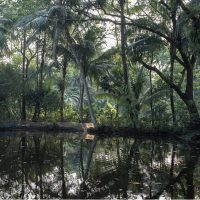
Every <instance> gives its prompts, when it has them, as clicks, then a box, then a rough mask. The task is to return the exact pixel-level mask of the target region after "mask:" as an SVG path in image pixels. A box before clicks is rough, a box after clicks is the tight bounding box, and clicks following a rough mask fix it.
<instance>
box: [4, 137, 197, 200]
mask: <svg viewBox="0 0 200 200" xmlns="http://www.w3.org/2000/svg"><path fill="white" fill-rule="evenodd" d="M199 155H200V147H199V146H197V145H193V146H186V145H183V144H179V143H177V142H176V141H166V140H165V141H164V140H163V141H162V140H158V139H151V140H150V139H145V138H123V137H115V138H105V139H97V138H95V139H94V140H92V141H85V140H83V139H81V136H80V134H69V133H66V134H64V133H63V134H46V135H45V134H39V133H37V134H30V133H28V134H25V133H23V134H22V133H21V134H16V135H12V134H8V135H7V136H6V135H5V134H4V135H3V136H1V137H0V186H1V187H0V198H1V199H5V198H21V199H27V198H36V199H43V198H62V199H69V198H79V199H82V198H111V199H112V198H130V199H136V198H139V197H140V198H159V197H161V196H164V197H165V198H167V197H169V198H188V199H192V198H200V187H199V186H200V168H199Z"/></svg>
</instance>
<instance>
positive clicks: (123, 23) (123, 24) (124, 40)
mask: <svg viewBox="0 0 200 200" xmlns="http://www.w3.org/2000/svg"><path fill="white" fill-rule="evenodd" d="M119 4H120V16H121V27H120V29H121V58H122V65H123V72H124V84H125V86H126V87H127V93H128V91H129V87H128V86H129V81H128V66H127V59H126V43H127V33H126V18H125V15H124V8H125V4H126V2H125V0H120V1H119Z"/></svg>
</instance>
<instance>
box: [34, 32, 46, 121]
mask: <svg viewBox="0 0 200 200" xmlns="http://www.w3.org/2000/svg"><path fill="white" fill-rule="evenodd" d="M45 53H46V33H44V39H43V46H42V54H41V63H40V75H39V85H38V91H37V95H36V98H35V111H34V115H33V118H32V121H34V122H36V121H38V120H39V118H40V110H41V108H40V107H41V97H42V93H43V78H44V77H43V71H44V64H45Z"/></svg>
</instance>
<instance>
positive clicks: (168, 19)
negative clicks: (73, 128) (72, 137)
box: [0, 0, 200, 128]
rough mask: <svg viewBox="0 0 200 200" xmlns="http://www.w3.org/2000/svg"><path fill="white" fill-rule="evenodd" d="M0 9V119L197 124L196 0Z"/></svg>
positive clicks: (11, 4) (7, 4)
mask: <svg viewBox="0 0 200 200" xmlns="http://www.w3.org/2000/svg"><path fill="white" fill-rule="evenodd" d="M0 13H1V14H0V58H1V60H0V120H2V121H9V120H16V121H17V120H22V121H33V122H38V121H39V122H43V121H48V122H58V121H62V122H69V121H71V122H92V123H94V124H95V125H105V126H113V127H119V126H120V127H123V126H126V127H133V128H163V127H184V126H188V125H191V126H195V127H196V126H198V127H199V125H200V117H199V112H198V111H199V109H200V81H199V80H200V67H199V66H200V65H199V64H200V59H199V58H200V55H199V52H200V2H199V1H198V0H189V1H183V0H165V1H164V0H161V1H158V0H145V1H143V0H141V1H129V0H92V1H91V0H85V1H80V0H76V1H74V0H57V1H50V0H42V1H39V0H35V1H33V0H26V1H25V0H15V1H14V0H13V1H8V0H5V1H0Z"/></svg>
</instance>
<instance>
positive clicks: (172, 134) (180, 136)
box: [0, 121, 200, 143]
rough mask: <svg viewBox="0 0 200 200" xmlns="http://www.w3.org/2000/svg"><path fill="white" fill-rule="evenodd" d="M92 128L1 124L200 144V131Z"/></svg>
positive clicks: (2, 127) (11, 127)
mask: <svg viewBox="0 0 200 200" xmlns="http://www.w3.org/2000/svg"><path fill="white" fill-rule="evenodd" d="M88 127H91V123H77V122H56V123H52V122H30V121H29V122H27V121H26V122H23V121H10V122H0V131H30V132H35V131H40V132H41V131H42V132H57V131H58V132H71V133H75V132H79V133H80V132H83V133H89V134H93V135H97V136H98V137H104V138H105V137H113V136H139V137H140V136H141V137H142V136H148V137H150V138H155V137H158V138H173V139H176V140H179V141H183V142H189V143H192V142H200V129H187V128H174V127H166V128H161V129H152V128H148V129H144V128H142V129H135V128H130V127H118V128H115V127H108V126H99V127H97V128H88Z"/></svg>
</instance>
